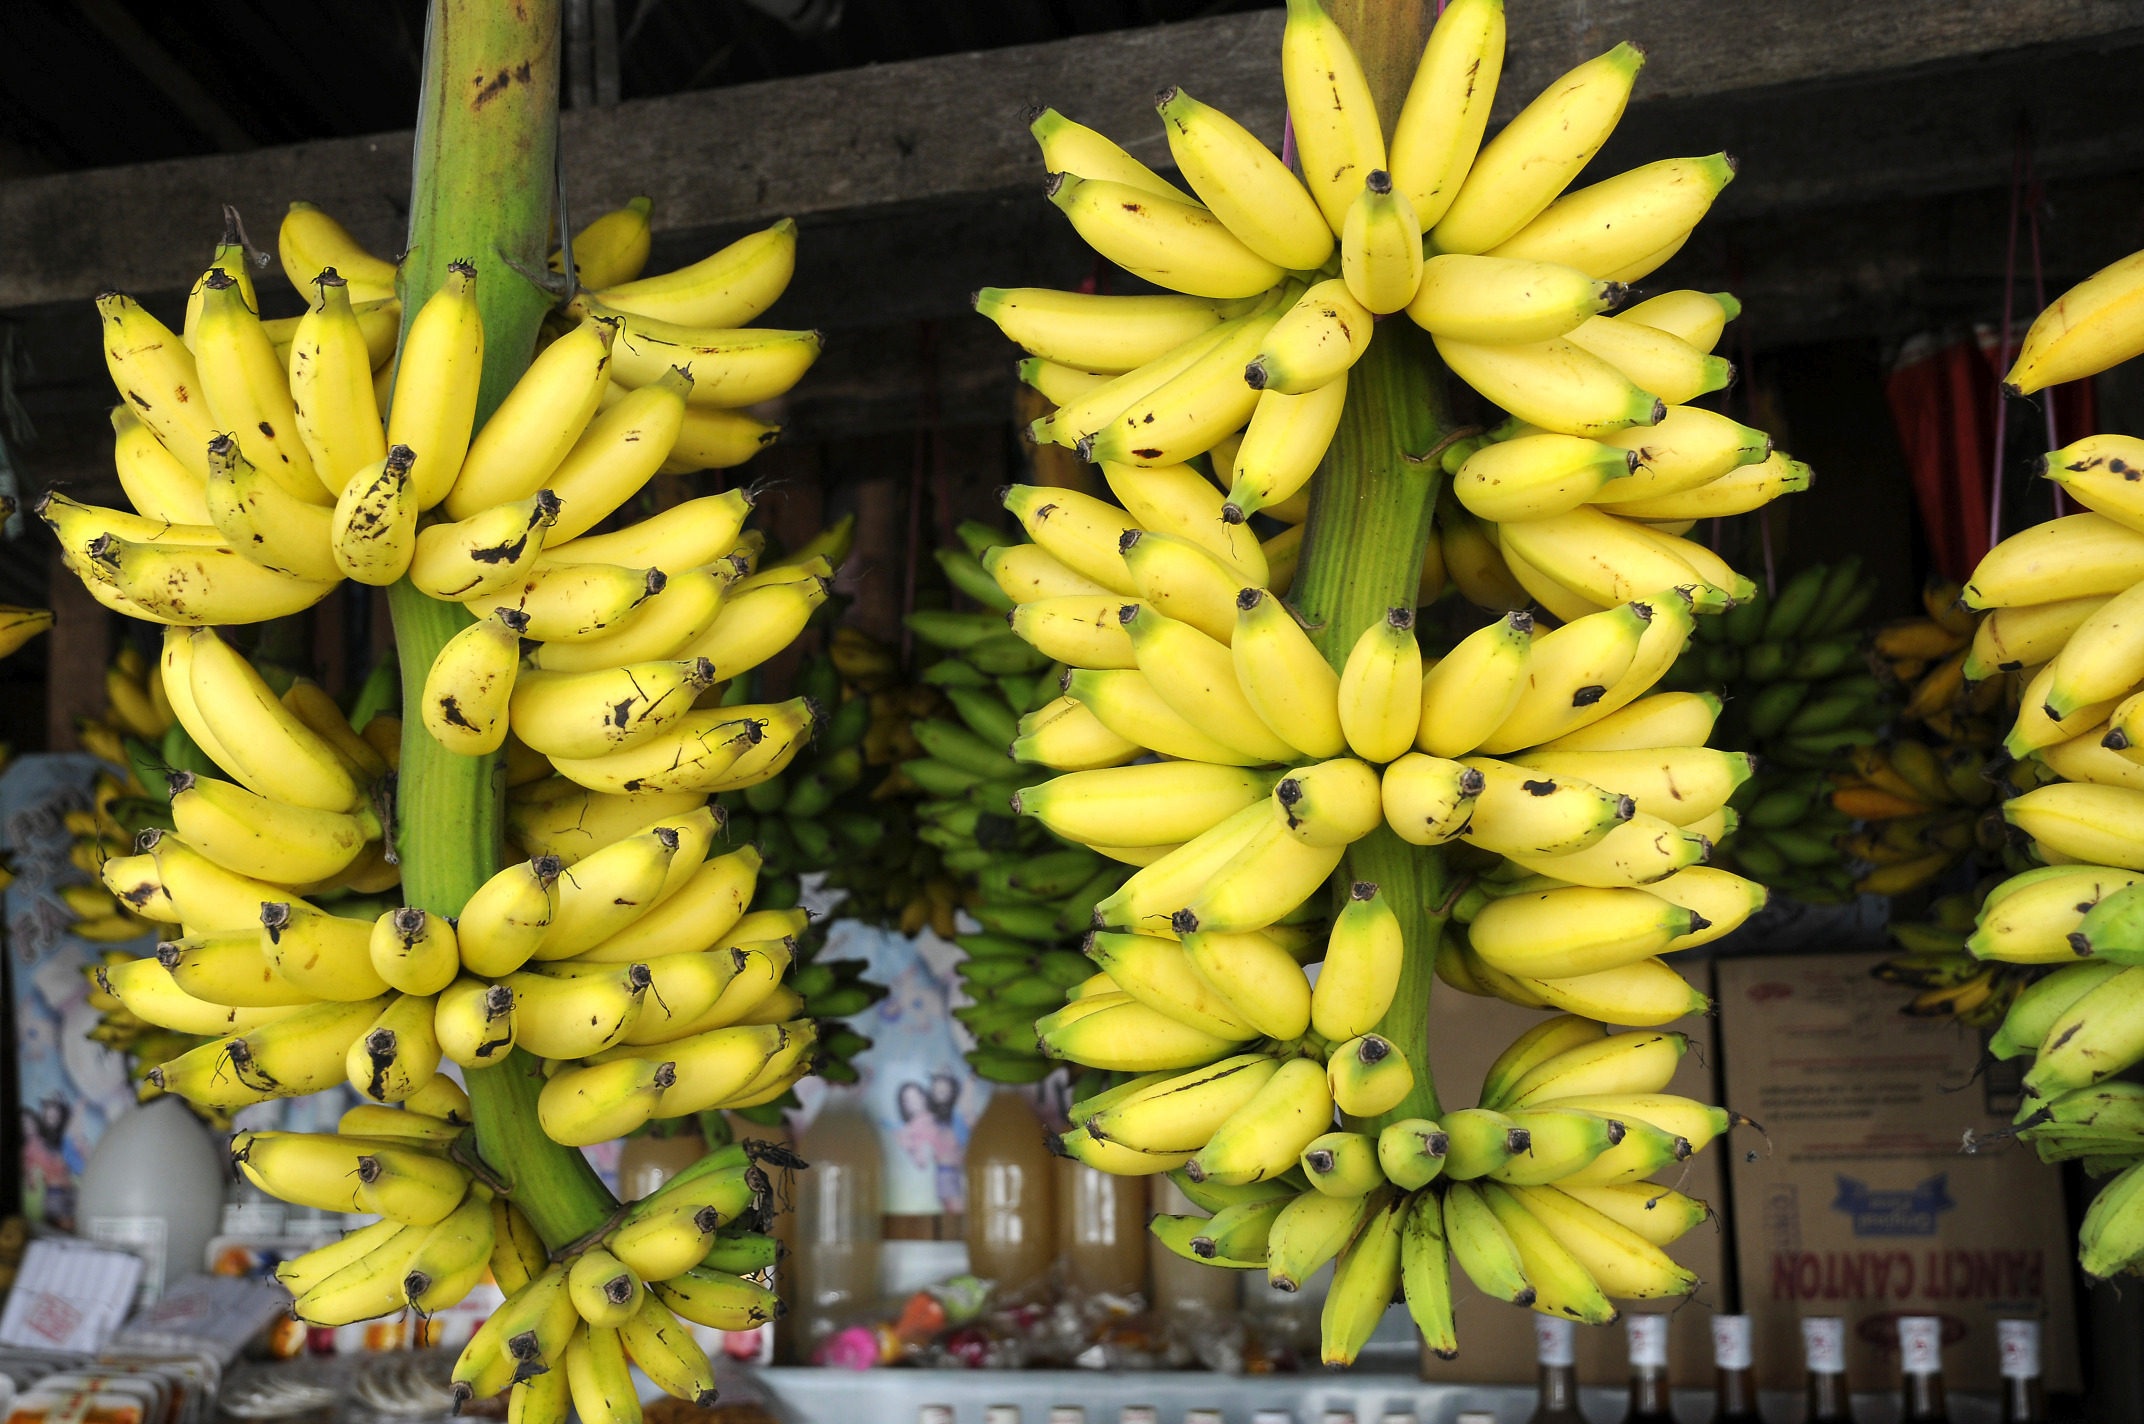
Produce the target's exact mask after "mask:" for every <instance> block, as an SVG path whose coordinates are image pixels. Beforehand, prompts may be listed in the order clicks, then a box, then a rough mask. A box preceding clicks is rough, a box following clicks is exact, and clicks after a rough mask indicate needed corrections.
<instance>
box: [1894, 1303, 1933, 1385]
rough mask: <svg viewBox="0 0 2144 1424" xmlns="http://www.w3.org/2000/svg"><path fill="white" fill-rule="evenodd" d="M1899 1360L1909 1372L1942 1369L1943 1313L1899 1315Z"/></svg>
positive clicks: (1927, 1373)
mask: <svg viewBox="0 0 2144 1424" xmlns="http://www.w3.org/2000/svg"><path fill="white" fill-rule="evenodd" d="M1898 1364H1899V1368H1900V1369H1902V1370H1904V1371H1905V1372H1906V1373H1907V1374H1909V1375H1939V1374H1941V1373H1943V1317H1941V1316H1940V1315H1901V1316H1900V1317H1898Z"/></svg>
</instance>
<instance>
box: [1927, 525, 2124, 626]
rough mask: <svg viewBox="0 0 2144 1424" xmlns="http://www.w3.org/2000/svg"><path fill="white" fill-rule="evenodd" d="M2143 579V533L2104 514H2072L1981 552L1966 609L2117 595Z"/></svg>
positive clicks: (1964, 597) (1968, 584) (1969, 585)
mask: <svg viewBox="0 0 2144 1424" xmlns="http://www.w3.org/2000/svg"><path fill="white" fill-rule="evenodd" d="M2139 579H2144V533H2138V532H2137V531H2135V530H2133V529H2129V528H2127V527H2125V526H2123V525H2121V524H2119V523H2116V522H2115V521H2114V520H2112V519H2109V518H2107V517H2106V516H2105V515H2101V514H2071V515H2066V516H2064V517H2062V518H2059V519H2050V520H2048V521H2047V522H2046V523H2045V524H2035V525H2033V526H2032V527H2031V528H2029V529H2024V530H2020V531H2019V532H2018V533H2016V534H2013V535H2011V536H2010V537H2009V538H2007V539H2005V540H2003V541H2002V542H2001V543H2000V544H1997V545H1996V546H1995V547H1994V548H1992V549H1990V550H1989V551H1988V552H1987V553H1986V554H1985V555H1984V556H1982V558H1981V560H1980V563H1979V564H1978V565H1977V566H1976V567H1975V568H1974V569H1973V576H1972V578H1970V579H1968V580H1967V581H1966V585H1965V592H1964V594H1963V595H1962V601H1963V602H1964V604H1965V606H1966V607H1967V608H1974V609H1980V608H2014V607H2016V606H2018V605H2020V604H2028V603H2052V602H2055V601H2056V600H2058V599H2069V598H2085V597H2090V596H2092V595H2096V594H2115V593H2120V592H2121V591H2122V590H2124V589H2126V588H2128V587H2129V586H2130V585H2131V584H2133V583H2135V582H2137V580H2139Z"/></svg>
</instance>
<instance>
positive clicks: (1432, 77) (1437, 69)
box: [1389, 0, 1504, 231]
mask: <svg viewBox="0 0 2144 1424" xmlns="http://www.w3.org/2000/svg"><path fill="white" fill-rule="evenodd" d="M1503 64H1504V7H1503V5H1502V4H1501V3H1500V0H1454V3H1452V4H1450V5H1447V6H1445V8H1444V13H1443V14H1442V15H1440V16H1438V17H1437V24H1436V28H1434V29H1433V30H1431V31H1430V34H1429V43H1428V44H1426V45H1424V46H1423V48H1422V58H1421V60H1420V62H1419V63H1418V64H1417V65H1416V67H1415V72H1414V80H1413V82H1412V83H1411V84H1409V85H1408V87H1407V99H1406V102H1405V103H1404V104H1402V105H1401V107H1400V115H1399V119H1398V121H1397V122H1395V123H1394V124H1393V126H1392V152H1391V163H1390V165H1389V166H1390V168H1391V170H1392V181H1393V183H1394V184H1395V185H1396V186H1397V187H1398V188H1399V190H1400V191H1401V192H1402V193H1405V194H1406V195H1407V201H1408V202H1409V203H1411V204H1413V205H1414V210H1415V214H1416V216H1417V217H1418V218H1419V219H1420V220H1421V223H1422V227H1423V229H1424V230H1425V231H1426V230H1428V229H1430V228H1433V227H1435V226H1436V225H1437V223H1438V222H1439V221H1441V220H1442V219H1443V217H1444V213H1445V209H1447V208H1449V207H1450V206H1451V204H1452V199H1453V198H1455V197H1457V196H1458V194H1459V187H1460V185H1461V184H1462V183H1463V182H1465V181H1466V176H1467V170H1468V169H1469V168H1471V167H1472V166H1473V164H1474V159H1475V155H1476V154H1477V153H1479V152H1480V150H1481V140H1482V133H1483V131H1484V130H1485V129H1486V128H1487V127H1488V123H1489V106H1490V105H1491V104H1492V103H1494V102H1495V99H1496V84H1497V80H1498V78H1499V77H1500V76H1501V74H1502V71H1503Z"/></svg>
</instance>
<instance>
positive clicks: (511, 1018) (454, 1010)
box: [432, 974, 517, 1068]
mask: <svg viewBox="0 0 2144 1424" xmlns="http://www.w3.org/2000/svg"><path fill="white" fill-rule="evenodd" d="M516 1028H517V1023H516V1017H515V1006H514V991H513V989H512V987H511V986H509V985H507V984H503V983H501V984H487V983H485V982H484V981H483V980H482V979H477V978H474V977H472V976H471V975H468V974H464V975H462V976H460V977H459V978H457V979H456V980H455V981H454V982H453V983H452V984H449V985H448V986H447V987H446V988H444V989H442V990H440V991H439V997H438V998H437V999H436V1000H435V1001H434V1003H433V1016H432V1032H433V1035H434V1036H435V1037H436V1038H437V1039H438V1040H439V1051H440V1052H441V1053H442V1054H443V1055H445V1056H446V1057H448V1058H450V1059H452V1060H453V1061H454V1062H456V1063H459V1064H460V1065H461V1066H462V1067H464V1068H483V1067H486V1066H488V1065H490V1064H493V1063H503V1062H505V1061H506V1055H507V1054H509V1053H511V1052H513V1049H514V1035H515V1030H516Z"/></svg>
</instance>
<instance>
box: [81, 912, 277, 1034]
mask: <svg viewBox="0 0 2144 1424" xmlns="http://www.w3.org/2000/svg"><path fill="white" fill-rule="evenodd" d="M138 962H146V961H138ZM156 962H157V963H159V964H161V965H163V966H164V968H165V969H166V970H168V971H169V972H170V974H171V981H172V982H173V983H174V984H176V985H178V987H179V988H180V989H182V990H183V991H185V992H186V993H188V994H190V995H192V996H193V997H195V998H197V999H205V1000H208V1001H209V1002H210V1003H211V1004H215V1005H223V1004H228V1005H231V1006H232V1007H233V1008H264V1009H265V1008H297V1007H300V1006H302V1005H305V1004H312V1003H317V1002H319V998H318V996H317V995H314V994H309V993H307V992H306V991H305V990H303V989H300V988H299V987H298V986H297V985H295V984H293V983H291V982H290V981H289V980H288V979H285V978H284V977H283V976H282V974H281V973H279V972H278V971H277V969H276V967H275V965H274V964H272V963H271V962H269V959H268V957H267V956H266V955H264V954H263V953H261V944H260V934H259V932H258V931H256V930H223V931H217V932H214V933H200V934H192V935H188V936H186V937H185V938H183V939H174V940H166V941H165V942H163V943H162V944H159V945H158V946H157V947H156ZM118 967H119V968H122V969H124V968H127V967H128V966H124V965H122V966H118ZM137 1012H138V1011H137ZM142 1016H143V1017H146V1015H142ZM233 1027H234V1028H237V1027H239V1026H236V1025H234V1026H233ZM219 1031H220V1032H225V1033H228V1032H232V1031H233V1029H230V1028H227V1029H222V1030H219Z"/></svg>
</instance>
